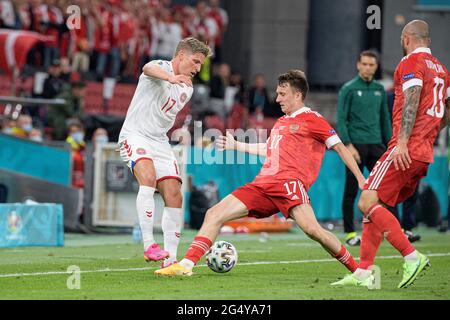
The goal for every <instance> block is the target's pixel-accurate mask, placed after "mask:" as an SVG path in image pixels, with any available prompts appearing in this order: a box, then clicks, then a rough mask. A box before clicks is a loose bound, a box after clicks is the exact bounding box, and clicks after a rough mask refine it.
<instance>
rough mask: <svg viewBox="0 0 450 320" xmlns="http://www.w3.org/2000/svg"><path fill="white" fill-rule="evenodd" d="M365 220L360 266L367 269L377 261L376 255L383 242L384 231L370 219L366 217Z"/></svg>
mask: <svg viewBox="0 0 450 320" xmlns="http://www.w3.org/2000/svg"><path fill="white" fill-rule="evenodd" d="M363 222H364V223H363V232H362V236H361V247H360V250H359V252H360V254H359V255H360V258H359V266H358V268H361V269H365V270H367V269H369V267H370V266H372V265H373V263H374V261H375V255H376V254H377V251H378V248H379V247H380V245H381V242H383V233H382V232H381V231H380V230H379V229H378V228H377V227H376V226H375V224H374V223H373V222H371V221H370V220H367V219H365V218H364V221H363Z"/></svg>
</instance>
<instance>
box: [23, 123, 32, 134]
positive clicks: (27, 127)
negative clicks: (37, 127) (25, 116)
mask: <svg viewBox="0 0 450 320" xmlns="http://www.w3.org/2000/svg"><path fill="white" fill-rule="evenodd" d="M22 129H23V130H24V131H25V132H30V131H31V130H33V125H32V124H31V123H27V124H24V125H23V126H22Z"/></svg>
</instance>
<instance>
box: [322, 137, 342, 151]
mask: <svg viewBox="0 0 450 320" xmlns="http://www.w3.org/2000/svg"><path fill="white" fill-rule="evenodd" d="M340 142H342V141H341V139H340V138H339V137H338V136H337V135H336V134H335V135H334V136H331V137H329V138H328V139H327V140H326V141H325V144H326V145H327V148H328V149H331V148H333V147H334V146H335V145H337V144H338V143H340Z"/></svg>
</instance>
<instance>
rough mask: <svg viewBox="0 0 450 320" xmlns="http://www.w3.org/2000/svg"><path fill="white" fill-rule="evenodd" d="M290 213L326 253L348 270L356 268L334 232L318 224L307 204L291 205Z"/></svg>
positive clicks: (351, 270) (352, 270)
mask: <svg viewBox="0 0 450 320" xmlns="http://www.w3.org/2000/svg"><path fill="white" fill-rule="evenodd" d="M290 214H291V217H293V218H294V220H295V221H296V222H297V224H298V225H299V227H300V228H301V229H302V230H303V231H304V232H305V234H306V235H307V236H308V237H310V238H311V239H313V240H315V241H317V242H319V243H320V244H321V246H322V247H323V248H324V249H325V250H326V251H327V252H328V253H330V254H331V255H332V256H333V257H334V258H335V259H336V260H338V261H339V262H340V263H342V264H343V265H344V266H345V267H346V268H347V269H348V270H349V271H350V272H354V271H355V270H356V268H357V264H356V262H355V260H354V259H353V257H352V255H351V254H350V252H348V250H347V248H345V246H344V245H342V243H341V242H340V241H339V239H338V238H337V237H336V236H335V235H334V234H332V233H331V232H329V231H327V230H325V229H323V228H322V227H321V226H320V224H319V223H318V222H317V220H316V217H315V216H314V211H313V209H312V207H311V206H310V205H309V204H301V205H298V206H295V207H293V208H292V209H291V211H290Z"/></svg>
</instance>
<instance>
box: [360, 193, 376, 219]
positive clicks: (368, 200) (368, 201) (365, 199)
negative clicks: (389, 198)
mask: <svg viewBox="0 0 450 320" xmlns="http://www.w3.org/2000/svg"><path fill="white" fill-rule="evenodd" d="M376 203H377V201H376V200H375V199H373V198H372V197H369V196H368V195H367V194H366V193H365V192H363V193H361V197H360V198H359V201H358V208H359V210H361V212H362V213H363V215H366V213H367V211H368V210H369V209H370V207H372V206H373V205H374V204H376Z"/></svg>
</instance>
